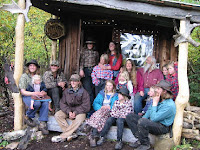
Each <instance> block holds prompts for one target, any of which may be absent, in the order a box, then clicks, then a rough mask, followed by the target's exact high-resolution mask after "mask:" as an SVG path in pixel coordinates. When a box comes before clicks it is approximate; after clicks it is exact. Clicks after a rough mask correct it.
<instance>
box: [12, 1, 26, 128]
mask: <svg viewBox="0 0 200 150" xmlns="http://www.w3.org/2000/svg"><path fill="white" fill-rule="evenodd" d="M18 5H19V7H20V8H21V9H25V0H19V1H18ZM24 24H25V18H24V15H23V14H19V15H18V18H17V24H16V28H15V33H16V47H15V71H14V79H15V83H16V85H17V86H18V85H19V79H20V77H21V75H22V73H23V61H24ZM12 96H13V99H14V106H15V107H14V130H21V129H22V116H23V103H22V97H21V95H20V93H12Z"/></svg>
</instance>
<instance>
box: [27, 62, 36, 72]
mask: <svg viewBox="0 0 200 150" xmlns="http://www.w3.org/2000/svg"><path fill="white" fill-rule="evenodd" d="M28 70H29V72H30V73H35V72H36V70H37V66H36V65H35V64H30V65H29V66H28Z"/></svg>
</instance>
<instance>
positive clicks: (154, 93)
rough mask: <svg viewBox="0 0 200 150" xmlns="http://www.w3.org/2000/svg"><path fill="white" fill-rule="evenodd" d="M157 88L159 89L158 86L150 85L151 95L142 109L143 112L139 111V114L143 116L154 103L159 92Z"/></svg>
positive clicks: (149, 93)
mask: <svg viewBox="0 0 200 150" xmlns="http://www.w3.org/2000/svg"><path fill="white" fill-rule="evenodd" d="M156 90H157V87H156V86H152V87H150V89H149V92H148V95H149V97H148V98H147V101H146V105H145V106H144V108H143V109H142V112H141V113H138V115H139V116H143V115H144V114H145V113H146V112H147V110H148V108H149V107H150V106H151V105H152V103H153V97H155V96H157V95H158V93H157V92H156Z"/></svg>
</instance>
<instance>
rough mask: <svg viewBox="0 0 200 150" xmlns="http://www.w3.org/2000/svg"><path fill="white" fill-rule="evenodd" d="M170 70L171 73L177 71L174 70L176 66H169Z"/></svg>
mask: <svg viewBox="0 0 200 150" xmlns="http://www.w3.org/2000/svg"><path fill="white" fill-rule="evenodd" d="M168 71H169V74H171V75H172V74H174V73H175V70H174V67H173V66H171V65H170V66H168Z"/></svg>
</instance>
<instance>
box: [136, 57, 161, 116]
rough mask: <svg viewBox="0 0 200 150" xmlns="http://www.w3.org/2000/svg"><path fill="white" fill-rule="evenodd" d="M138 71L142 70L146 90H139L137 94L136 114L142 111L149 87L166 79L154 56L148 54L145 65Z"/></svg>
mask: <svg viewBox="0 0 200 150" xmlns="http://www.w3.org/2000/svg"><path fill="white" fill-rule="evenodd" d="M138 71H140V72H141V74H142V77H143V79H144V92H140V93H139V92H137V93H136V94H135V99H134V111H135V113H136V114H138V113H139V112H141V111H142V101H143V100H144V99H146V98H147V96H148V92H149V88H150V87H151V86H153V85H155V84H157V83H159V82H160V81H161V80H163V79H164V78H163V74H162V72H161V71H160V69H157V67H156V59H155V57H154V56H148V57H147V59H146V64H145V66H144V67H143V68H141V69H139V70H138Z"/></svg>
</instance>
